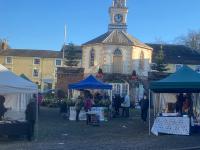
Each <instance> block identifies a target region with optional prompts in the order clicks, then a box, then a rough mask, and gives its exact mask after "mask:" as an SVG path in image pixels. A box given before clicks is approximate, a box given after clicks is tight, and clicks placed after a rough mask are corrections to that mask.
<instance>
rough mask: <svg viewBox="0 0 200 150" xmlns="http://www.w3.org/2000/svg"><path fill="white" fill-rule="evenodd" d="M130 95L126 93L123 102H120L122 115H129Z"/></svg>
mask: <svg viewBox="0 0 200 150" xmlns="http://www.w3.org/2000/svg"><path fill="white" fill-rule="evenodd" d="M130 105H131V103H130V97H129V95H128V94H126V96H125V98H124V102H123V103H122V108H123V110H122V117H126V118H128V117H129V108H130Z"/></svg>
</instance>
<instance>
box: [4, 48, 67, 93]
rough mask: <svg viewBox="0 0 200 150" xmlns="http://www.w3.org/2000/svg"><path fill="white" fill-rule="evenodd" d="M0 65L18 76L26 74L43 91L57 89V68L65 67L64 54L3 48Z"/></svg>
mask: <svg viewBox="0 0 200 150" xmlns="http://www.w3.org/2000/svg"><path fill="white" fill-rule="evenodd" d="M5 48H6V49H5ZM0 64H2V65H4V66H5V67H6V68H8V69H9V70H11V71H12V72H14V73H15V74H17V75H22V74H24V75H25V76H26V77H27V78H28V79H30V80H31V81H32V82H34V83H36V84H38V86H39V88H40V89H41V90H42V91H43V90H47V89H52V88H55V85H56V81H57V67H61V66H62V65H63V62H62V53H61V52H58V51H49V50H27V49H9V48H7V47H5V46H4V47H1V50H0Z"/></svg>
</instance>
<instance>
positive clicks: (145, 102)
mask: <svg viewBox="0 0 200 150" xmlns="http://www.w3.org/2000/svg"><path fill="white" fill-rule="evenodd" d="M140 106H141V119H142V120H143V121H144V122H146V121H147V113H148V109H149V99H148V98H147V96H146V94H144V96H143V99H141V101H140Z"/></svg>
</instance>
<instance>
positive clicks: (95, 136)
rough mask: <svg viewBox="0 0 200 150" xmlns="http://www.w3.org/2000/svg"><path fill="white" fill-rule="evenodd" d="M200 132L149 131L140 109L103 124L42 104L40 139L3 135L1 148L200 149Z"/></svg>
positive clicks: (70, 149) (7, 149)
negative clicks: (69, 116)
mask: <svg viewBox="0 0 200 150" xmlns="http://www.w3.org/2000/svg"><path fill="white" fill-rule="evenodd" d="M199 141H200V134H192V135H191V136H177V135H159V136H154V135H151V136H149V135H148V123H143V122H142V121H141V119H140V113H139V111H138V110H132V113H131V117H130V118H129V119H127V118H114V119H112V120H109V121H108V122H101V124H100V126H88V125H86V122H84V121H79V122H73V121H68V120H67V119H64V118H62V117H61V116H60V114H59V110H58V109H56V108H41V111H40V116H39V132H38V138H37V141H32V142H28V141H27V140H26V139H23V138H22V139H14V140H10V139H0V150H193V149H194V150H197V149H199V150H200V142H199Z"/></svg>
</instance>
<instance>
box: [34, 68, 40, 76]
mask: <svg viewBox="0 0 200 150" xmlns="http://www.w3.org/2000/svg"><path fill="white" fill-rule="evenodd" d="M33 77H39V69H33Z"/></svg>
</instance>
